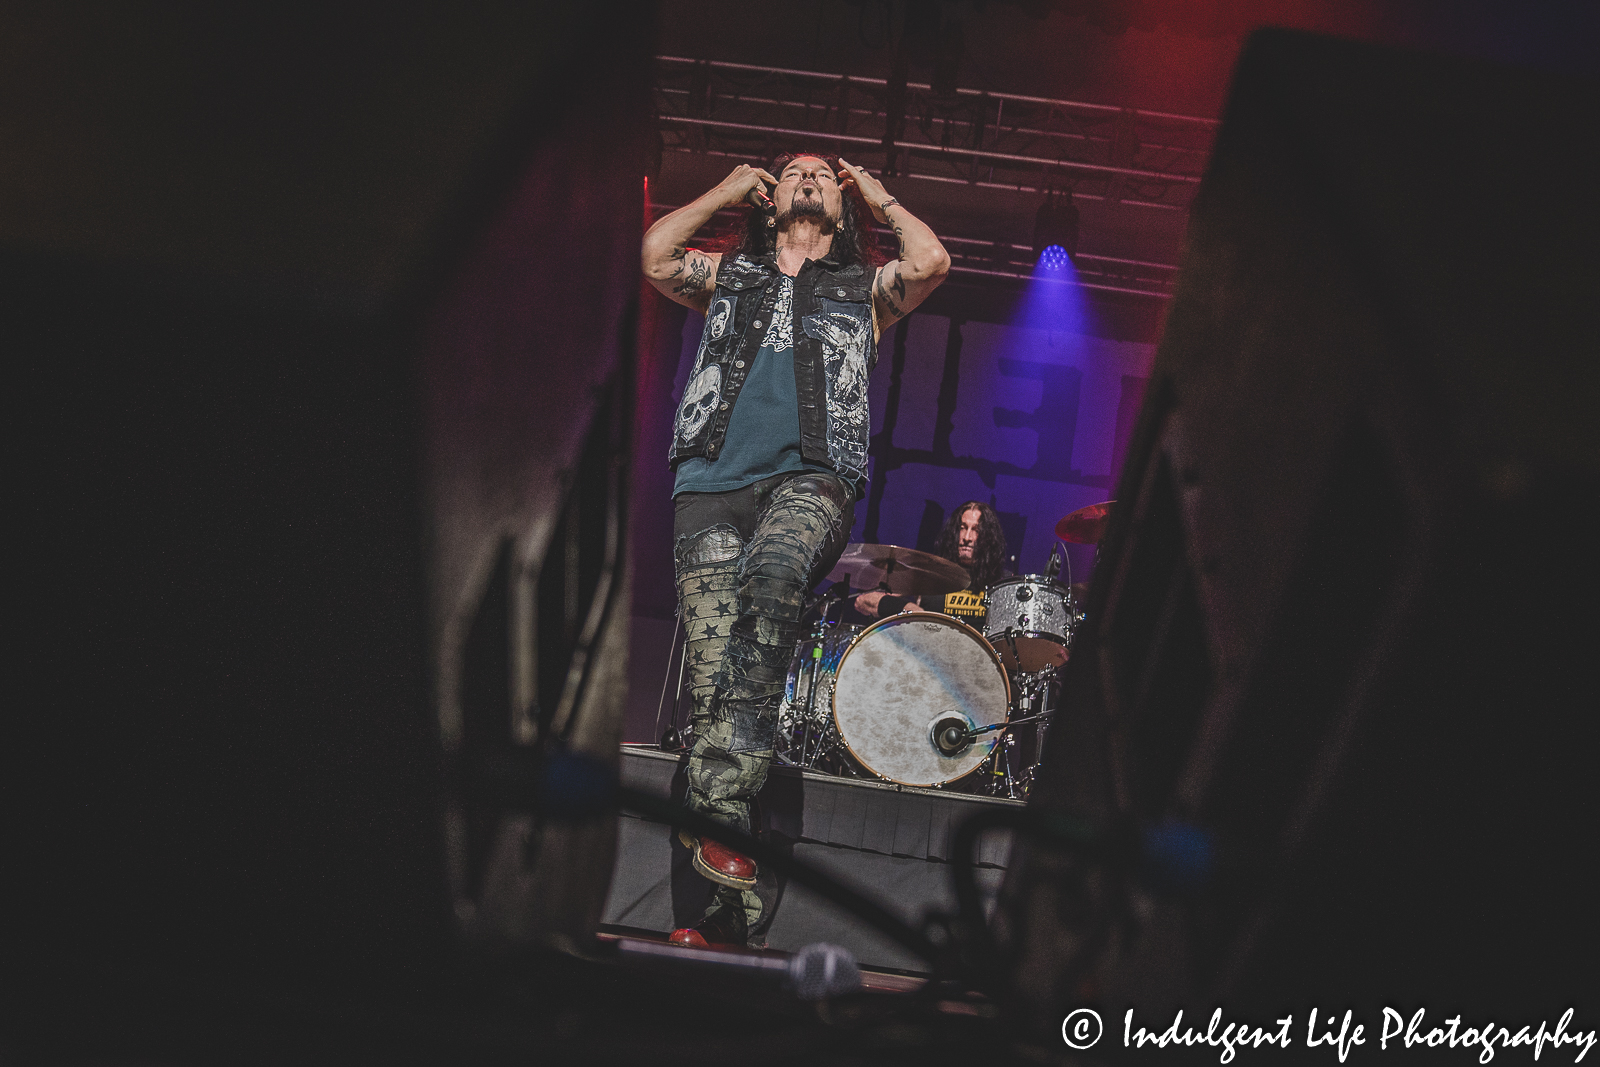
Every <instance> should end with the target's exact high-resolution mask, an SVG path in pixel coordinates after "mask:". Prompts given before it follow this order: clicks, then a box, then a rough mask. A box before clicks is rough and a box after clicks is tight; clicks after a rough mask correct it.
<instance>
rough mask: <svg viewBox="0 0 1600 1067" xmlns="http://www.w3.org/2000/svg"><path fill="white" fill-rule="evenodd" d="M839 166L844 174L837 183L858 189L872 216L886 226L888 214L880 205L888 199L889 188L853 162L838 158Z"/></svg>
mask: <svg viewBox="0 0 1600 1067" xmlns="http://www.w3.org/2000/svg"><path fill="white" fill-rule="evenodd" d="M839 166H840V167H841V168H842V169H843V170H844V174H845V176H844V179H843V180H842V181H840V183H839V184H840V185H841V186H848V185H854V186H855V187H856V188H857V189H859V190H860V191H861V196H862V198H863V199H865V200H866V202H867V206H868V207H870V208H871V209H872V217H873V218H875V219H877V220H878V221H879V222H881V223H883V224H884V225H886V226H887V225H888V224H889V216H888V215H887V214H885V213H884V210H883V208H882V206H881V205H882V204H883V202H884V201H885V200H888V199H889V190H887V189H885V188H884V187H883V183H882V182H880V181H879V180H878V179H876V178H874V177H873V176H872V175H870V174H868V173H867V172H866V171H864V170H862V169H861V168H860V167H858V166H856V165H855V164H854V163H847V162H845V161H844V160H843V159H840V160H839Z"/></svg>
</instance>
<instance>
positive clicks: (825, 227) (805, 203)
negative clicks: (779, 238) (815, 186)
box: [777, 196, 838, 234]
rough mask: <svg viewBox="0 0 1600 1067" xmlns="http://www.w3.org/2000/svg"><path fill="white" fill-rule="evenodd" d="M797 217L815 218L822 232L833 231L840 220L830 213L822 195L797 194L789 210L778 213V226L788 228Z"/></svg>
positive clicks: (790, 203)
mask: <svg viewBox="0 0 1600 1067" xmlns="http://www.w3.org/2000/svg"><path fill="white" fill-rule="evenodd" d="M797 219H815V220H816V221H817V224H818V226H819V227H820V228H821V230H822V232H823V233H825V234H829V233H832V232H833V231H834V227H835V226H837V225H838V220H837V219H834V218H833V217H832V216H830V215H829V214H828V209H827V208H826V207H824V206H823V204H822V197H820V196H797V197H795V198H794V199H793V200H791V201H790V202H789V207H788V209H787V210H785V211H783V212H782V213H780V214H779V215H778V219H777V222H778V228H779V229H780V230H781V229H786V228H787V227H788V226H789V224H790V223H793V222H794V221H796V220H797Z"/></svg>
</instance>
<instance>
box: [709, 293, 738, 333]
mask: <svg viewBox="0 0 1600 1067" xmlns="http://www.w3.org/2000/svg"><path fill="white" fill-rule="evenodd" d="M732 317H733V302H732V301H731V300H729V299H728V298H727V297H725V296H724V297H719V298H718V299H717V301H716V303H714V304H712V305H711V313H710V314H709V315H707V316H706V337H707V338H708V339H709V340H712V341H717V340H721V338H722V335H723V334H725V333H727V332H728V323H729V320H730V319H731V318H732Z"/></svg>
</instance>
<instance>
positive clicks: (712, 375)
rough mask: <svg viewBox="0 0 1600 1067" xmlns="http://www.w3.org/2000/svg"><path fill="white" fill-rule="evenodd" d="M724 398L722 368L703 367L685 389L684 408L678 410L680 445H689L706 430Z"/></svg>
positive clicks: (713, 365)
mask: <svg viewBox="0 0 1600 1067" xmlns="http://www.w3.org/2000/svg"><path fill="white" fill-rule="evenodd" d="M721 396H722V368H721V367H719V366H717V365H716V364H715V363H713V364H711V365H710V366H708V367H702V368H701V369H700V373H698V374H696V375H695V376H694V377H693V378H691V379H689V384H688V385H686V386H685V387H684V389H683V406H682V407H680V408H679V409H678V432H677V434H676V436H677V438H678V440H679V442H680V443H684V444H687V443H688V442H690V441H692V440H694V439H695V437H697V436H698V435H699V433H700V431H701V430H703V429H704V428H705V425H706V421H707V420H708V419H710V418H711V413H712V412H714V411H716V410H717V401H718V400H719V399H720V398H721Z"/></svg>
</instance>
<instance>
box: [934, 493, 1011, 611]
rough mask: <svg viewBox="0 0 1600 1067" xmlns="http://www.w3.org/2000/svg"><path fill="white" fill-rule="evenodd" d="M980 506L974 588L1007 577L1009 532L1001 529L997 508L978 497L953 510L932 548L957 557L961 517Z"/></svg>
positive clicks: (970, 570) (970, 571) (972, 571)
mask: <svg viewBox="0 0 1600 1067" xmlns="http://www.w3.org/2000/svg"><path fill="white" fill-rule="evenodd" d="M973 508H976V509H978V543H977V544H975V545H973V546H972V566H970V567H968V568H967V573H968V574H970V575H972V585H971V588H972V589H977V590H982V589H985V588H987V587H989V586H991V585H993V584H994V583H995V582H997V581H999V580H1000V579H1001V578H1003V577H1005V558H1006V532H1005V531H1004V530H1002V529H1001V528H1000V516H999V515H998V514H997V513H996V512H995V510H994V508H992V507H990V506H989V505H988V504H985V503H983V502H982V501H979V500H969V501H967V502H966V503H965V504H962V505H961V506H960V507H958V508H956V509H955V510H954V511H952V512H951V513H950V518H949V519H947V520H945V524H944V529H942V530H940V531H939V540H938V541H936V542H934V545H933V550H934V551H935V552H937V553H939V555H941V556H943V557H944V558H945V559H948V560H952V561H954V560H955V558H956V540H957V538H958V537H959V536H960V532H961V516H963V515H965V514H966V513H967V512H969V511H971V510H972V509H973Z"/></svg>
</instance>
